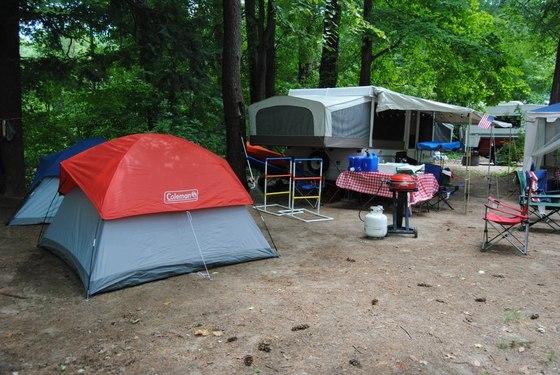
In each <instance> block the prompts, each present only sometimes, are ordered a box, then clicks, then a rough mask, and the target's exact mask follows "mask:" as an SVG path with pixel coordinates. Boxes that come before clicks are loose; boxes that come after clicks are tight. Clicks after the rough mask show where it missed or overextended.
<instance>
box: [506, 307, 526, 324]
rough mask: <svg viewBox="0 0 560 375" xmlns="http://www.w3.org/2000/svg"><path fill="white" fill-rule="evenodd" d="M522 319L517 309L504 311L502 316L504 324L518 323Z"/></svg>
mask: <svg viewBox="0 0 560 375" xmlns="http://www.w3.org/2000/svg"><path fill="white" fill-rule="evenodd" d="M522 317H523V314H521V310H519V309H506V312H505V314H504V323H513V322H518V321H520V320H521V318H522Z"/></svg>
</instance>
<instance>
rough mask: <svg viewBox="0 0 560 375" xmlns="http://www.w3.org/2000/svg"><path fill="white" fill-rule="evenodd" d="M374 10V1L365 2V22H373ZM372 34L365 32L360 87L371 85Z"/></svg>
mask: <svg viewBox="0 0 560 375" xmlns="http://www.w3.org/2000/svg"><path fill="white" fill-rule="evenodd" d="M372 10H373V0H364V13H363V17H364V21H365V22H367V23H369V22H371V13H372ZM372 44H373V43H372V40H371V34H370V32H369V30H368V29H366V30H365V31H364V36H363V37H362V50H361V64H360V82H359V84H360V86H369V85H371V63H372V62H373V56H372V52H371V47H372Z"/></svg>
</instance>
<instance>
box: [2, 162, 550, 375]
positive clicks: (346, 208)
mask: <svg viewBox="0 0 560 375" xmlns="http://www.w3.org/2000/svg"><path fill="white" fill-rule="evenodd" d="M456 173H457V174H458V175H460V173H461V171H460V170H457V171H456ZM473 180H474V181H473V188H474V187H476V188H477V190H475V191H473V195H474V196H473V197H472V200H471V204H470V206H469V207H470V211H469V213H468V215H466V216H465V215H464V214H463V213H462V212H461V207H462V204H461V203H462V196H461V194H458V195H457V196H455V197H454V198H453V199H454V203H455V204H454V205H455V207H456V209H457V211H455V212H453V211H450V210H446V209H442V210H441V211H439V212H435V211H431V212H429V213H420V214H415V215H414V217H413V224H414V225H415V226H417V227H418V230H419V238H418V239H414V238H405V237H390V238H386V239H383V240H371V239H366V238H364V237H363V234H362V227H361V223H360V222H359V220H358V217H357V209H356V202H354V201H351V202H349V201H341V202H337V203H334V204H330V205H327V206H326V208H325V209H324V212H325V213H326V214H328V215H330V216H333V217H334V218H335V220H334V221H331V222H320V223H310V224H302V223H301V222H299V221H296V220H290V219H287V218H277V217H272V216H266V217H265V220H266V222H267V224H268V226H269V228H270V230H271V232H272V236H273V239H274V242H275V243H276V245H277V246H278V250H279V253H280V258H276V259H268V260H262V261H257V262H250V263H244V264H237V265H233V266H227V267H221V268H216V269H213V270H211V273H212V280H208V279H205V278H201V277H200V276H198V275H197V274H191V275H183V276H177V277H172V278H169V279H166V280H162V281H157V282H152V283H148V284H144V285H140V286H136V287H132V288H126V289H123V290H118V291H114V292H111V293H105V294H100V295H98V296H95V297H93V298H91V299H89V300H86V299H85V298H84V293H83V288H82V285H81V282H80V280H79V279H78V277H77V276H76V275H75V274H74V272H73V271H72V269H71V268H70V267H69V266H67V265H66V264H64V263H63V262H62V261H61V260H60V259H59V258H57V257H56V256H54V255H52V254H51V253H49V252H48V251H45V250H42V249H38V248H36V247H35V244H36V242H37V237H38V235H39V231H40V228H39V227H22V228H10V227H2V228H1V229H0V231H1V235H0V267H1V272H0V282H1V284H0V317H1V319H0V372H1V373H11V372H12V371H18V372H19V373H20V374H26V373H53V372H57V371H58V372H64V373H70V374H72V373H77V372H85V373H121V372H124V373H148V374H150V373H153V374H155V373H160V374H161V373H194V374H220V373H227V374H232V373H239V374H255V373H260V374H293V373H298V374H303V373H305V374H340V373H368V374H371V373H442V374H443V373H461V374H470V373H473V374H483V373H486V374H498V373H521V374H525V373H527V374H535V373H545V374H549V373H558V372H559V371H560V363H559V362H560V349H558V348H560V312H559V310H558V306H559V305H560V279H559V269H560V250H558V246H557V243H558V242H557V238H558V237H557V236H560V234H558V233H551V232H550V231H549V230H548V229H547V228H546V227H545V226H544V225H543V226H540V227H534V228H531V237H530V250H529V255H528V256H527V257H523V256H520V255H518V254H517V253H516V252H514V250H513V249H512V248H511V247H509V246H503V247H501V248H498V249H497V250H495V251H492V252H489V253H481V252H480V251H479V248H480V244H481V240H482V228H483V222H482V220H481V217H482V212H483V209H482V205H483V202H484V200H483V198H482V197H483V196H484V195H485V192H486V185H485V183H484V180H483V176H482V174H477V173H473ZM508 184H509V188H510V189H511V190H512V191H516V187H515V186H514V185H513V183H512V179H511V177H503V178H501V180H500V190H501V192H502V193H505V192H506V191H507V190H508V189H507V185H508ZM512 199H513V198H512ZM1 203H2V211H1V212H2V219H3V220H6V219H8V218H9V215H10V214H11V213H12V212H13V208H14V207H13V205H11V204H10V202H7V201H3V202H1ZM8 208H9V209H8ZM253 214H254V215H255V217H256V219H257V222H258V223H259V224H260V223H261V222H260V218H259V217H258V214H256V213H255V212H253ZM265 234H266V232H265Z"/></svg>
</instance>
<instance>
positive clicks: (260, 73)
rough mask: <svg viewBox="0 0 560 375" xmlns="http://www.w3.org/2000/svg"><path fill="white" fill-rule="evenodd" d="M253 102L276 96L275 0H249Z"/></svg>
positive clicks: (246, 6)
mask: <svg viewBox="0 0 560 375" xmlns="http://www.w3.org/2000/svg"><path fill="white" fill-rule="evenodd" d="M245 18H246V22H245V25H246V32H247V49H248V54H249V94H250V98H251V103H255V102H258V101H260V100H263V99H265V98H267V97H270V96H273V95H274V93H275V86H276V46H275V38H276V5H275V3H274V0H268V1H267V2H265V1H264V0H258V3H257V1H256V0H246V1H245Z"/></svg>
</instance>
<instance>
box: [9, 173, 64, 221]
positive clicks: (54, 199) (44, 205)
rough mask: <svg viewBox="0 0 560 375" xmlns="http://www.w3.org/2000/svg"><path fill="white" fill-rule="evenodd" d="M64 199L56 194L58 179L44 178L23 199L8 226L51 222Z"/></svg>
mask: <svg viewBox="0 0 560 375" xmlns="http://www.w3.org/2000/svg"><path fill="white" fill-rule="evenodd" d="M63 198H64V197H63V196H61V195H59V194H58V178H57V177H45V178H44V179H43V180H42V181H41V182H40V183H39V185H37V187H36V188H35V189H33V191H31V192H30V193H29V194H28V195H27V197H26V198H25V200H24V202H23V204H22V205H21V207H20V208H19V210H18V211H17V212H16V213H15V215H14V216H13V217H12V219H11V220H10V222H9V223H8V225H32V224H42V223H50V222H52V220H53V218H54V216H55V215H56V212H57V211H58V207H59V206H60V203H61V202H62V199H63Z"/></svg>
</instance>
